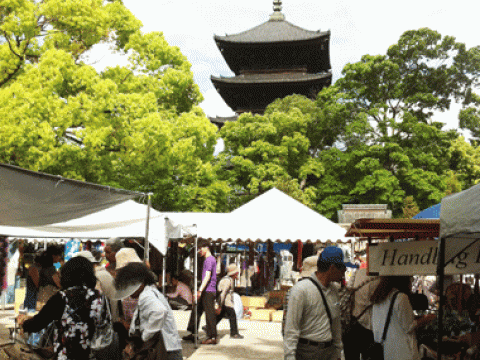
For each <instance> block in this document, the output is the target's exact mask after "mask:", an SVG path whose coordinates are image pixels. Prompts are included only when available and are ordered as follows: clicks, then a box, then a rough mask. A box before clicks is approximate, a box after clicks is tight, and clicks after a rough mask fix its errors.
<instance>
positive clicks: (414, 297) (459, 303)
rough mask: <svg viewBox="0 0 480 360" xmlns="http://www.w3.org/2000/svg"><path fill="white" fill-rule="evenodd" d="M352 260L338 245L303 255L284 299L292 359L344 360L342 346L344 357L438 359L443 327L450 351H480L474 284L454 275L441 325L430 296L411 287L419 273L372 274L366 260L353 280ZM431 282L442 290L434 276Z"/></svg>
mask: <svg viewBox="0 0 480 360" xmlns="http://www.w3.org/2000/svg"><path fill="white" fill-rule="evenodd" d="M348 267H358V265H356V264H354V263H352V262H350V261H349V259H348V257H347V256H346V254H345V252H344V251H342V249H340V248H338V247H334V246H329V247H326V248H325V249H323V251H321V252H319V254H318V255H315V256H311V257H308V258H306V259H305V260H304V262H303V270H302V273H301V276H302V279H301V281H299V282H297V283H296V284H295V285H294V286H293V287H292V288H291V289H290V291H289V292H288V293H287V297H286V300H285V307H284V324H283V334H284V358H285V360H293V359H295V360H304V359H305V360H307V359H308V360H314V359H318V360H320V359H321V360H328V359H332V360H337V359H340V358H341V350H342V349H343V357H344V359H345V360H360V359H363V360H365V359H369V360H374V359H380V357H378V353H377V352H376V351H380V352H381V354H382V357H381V359H385V360H394V359H395V360H397V359H404V360H420V359H436V358H437V354H436V351H437V343H436V340H437V336H438V332H439V331H442V335H444V336H443V337H444V344H443V346H442V351H443V354H447V355H448V356H449V357H447V358H448V359H455V360H461V359H479V358H480V354H479V351H478V348H479V347H480V295H471V296H470V294H471V287H470V285H468V284H464V283H462V282H461V281H459V282H454V281H453V277H450V278H449V280H448V281H452V282H451V284H450V285H449V286H446V291H445V295H446V299H447V301H446V305H445V312H446V314H445V317H444V325H443V329H439V328H438V320H437V315H436V314H435V313H434V311H431V310H432V309H430V310H427V309H428V308H429V301H428V299H427V297H426V296H424V297H425V299H422V298H421V296H419V294H416V293H412V280H413V277H411V276H379V277H373V276H368V275H367V268H366V266H362V267H361V268H359V269H356V270H355V271H354V272H353V273H354V275H353V276H352V281H351V283H350V284H346V283H345V272H346V270H347V268H348ZM458 288H461V290H460V291H458ZM430 290H431V291H432V293H434V294H435V296H438V288H437V286H436V284H435V283H434V284H433V285H432V286H431V287H430ZM345 299H347V300H351V302H350V303H349V302H348V301H345ZM419 300H421V301H419ZM423 300H424V301H423ZM348 304H350V307H349V306H348ZM345 305H347V306H345ZM435 306H438V303H435ZM346 315H349V316H346ZM345 319H348V321H345ZM379 349H380V350H379Z"/></svg>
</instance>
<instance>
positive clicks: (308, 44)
mask: <svg viewBox="0 0 480 360" xmlns="http://www.w3.org/2000/svg"><path fill="white" fill-rule="evenodd" d="M273 10H274V11H273V14H271V15H270V19H269V20H268V21H267V22H265V23H263V24H261V25H258V26H256V27H254V28H252V29H250V30H247V31H244V32H241V33H238V34H233V35H225V36H217V35H215V36H214V39H215V42H216V44H217V47H218V48H219V49H220V52H221V53H222V56H223V57H224V59H225V61H226V62H227V64H228V66H229V67H230V69H231V70H232V72H233V73H234V74H235V76H234V77H223V76H222V77H216V76H212V77H211V80H212V83H213V85H214V86H215V88H216V89H217V91H218V93H219V94H220V96H221V97H222V98H223V100H224V101H225V102H226V103H227V105H228V106H230V108H231V109H232V110H233V111H235V112H236V113H237V114H241V113H243V112H252V113H259V114H262V113H263V112H264V110H265V108H266V107H267V105H268V104H270V103H271V102H273V101H274V100H275V99H278V98H283V97H285V96H288V95H292V94H300V95H304V96H307V97H308V98H311V99H314V98H315V97H316V96H317V94H318V92H319V91H320V90H322V88H324V87H326V86H329V85H330V84H331V83H332V72H331V66H330V47H329V43H330V31H324V32H321V31H309V30H305V29H302V28H300V27H298V26H295V25H293V24H291V23H289V22H288V21H286V20H285V16H284V15H283V13H282V2H281V1H280V0H274V2H273Z"/></svg>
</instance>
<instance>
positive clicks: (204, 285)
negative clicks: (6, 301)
mask: <svg viewBox="0 0 480 360" xmlns="http://www.w3.org/2000/svg"><path fill="white" fill-rule="evenodd" d="M198 248H199V252H198V254H199V255H200V256H201V257H203V260H204V261H203V269H202V273H201V283H200V285H199V286H198V291H197V292H196V293H192V288H191V286H189V285H187V284H185V283H183V282H182V281H180V279H179V276H178V275H177V274H171V275H170V276H169V281H170V282H171V283H170V284H169V286H168V291H167V292H165V294H164V292H163V291H162V289H164V288H163V287H162V283H161V278H160V280H159V278H158V277H157V276H156V275H155V274H154V273H153V272H152V271H151V270H150V268H149V265H148V263H144V262H143V261H142V259H141V258H140V256H139V255H138V254H137V252H136V250H135V249H134V248H131V247H125V246H124V244H123V242H122V240H120V239H112V240H110V241H109V242H108V243H107V244H106V246H105V249H104V256H105V259H106V261H107V264H106V266H103V265H101V262H102V260H103V262H105V259H103V258H102V256H101V255H102V254H101V253H99V252H90V251H80V252H78V253H76V254H75V256H74V257H73V258H72V259H70V260H68V261H67V262H65V263H63V262H62V261H61V251H60V250H59V249H58V248H55V247H52V248H49V249H47V250H46V251H42V252H41V253H39V254H37V256H36V257H35V260H34V264H32V266H30V268H29V271H28V277H27V288H26V296H25V303H24V307H25V309H28V310H29V311H36V312H37V313H36V315H34V316H31V315H20V316H19V318H18V322H19V324H21V325H22V328H23V330H24V331H25V332H27V333H36V332H39V331H41V330H42V329H46V328H48V327H51V326H52V324H53V325H54V326H53V336H52V339H51V340H52V343H53V352H54V356H55V359H69V360H77V359H78V360H80V359H90V358H92V356H93V357H96V358H97V359H100V358H101V359H138V360H140V359H147V358H162V359H169V360H180V359H182V358H183V357H182V339H181V338H180V336H179V332H178V329H177V324H176V322H175V318H174V314H173V309H179V310H192V312H191V316H190V319H189V322H188V327H187V331H188V332H189V334H188V335H186V336H184V337H183V340H184V341H195V340H196V339H198V333H199V331H198V330H199V329H198V328H199V323H200V318H201V316H202V315H203V313H205V319H206V326H205V327H204V328H203V330H204V331H205V333H206V338H205V339H203V341H201V343H202V344H204V345H216V344H217V343H218V334H217V324H218V322H219V321H221V320H222V319H223V318H227V319H228V320H229V323H230V338H232V339H242V338H243V336H242V335H241V334H240V333H239V330H238V324H237V316H236V313H235V310H234V300H233V292H234V290H235V280H236V279H238V276H239V273H240V269H239V268H238V266H237V265H235V264H233V263H232V264H229V265H228V266H227V268H226V274H225V276H224V277H222V278H218V279H217V264H216V259H215V257H214V256H213V255H212V251H211V248H210V244H209V242H208V241H200V242H199V245H198ZM58 262H60V269H59V270H57V268H56V267H55V266H54V264H55V263H58ZM57 266H58V265H57ZM347 268H358V265H356V264H355V263H352V262H350V261H349V259H348V257H347V255H346V253H345V251H344V250H342V249H341V248H339V247H335V246H328V247H326V248H324V249H322V250H321V251H320V252H319V253H318V254H317V255H315V256H311V257H308V258H306V259H305V260H304V262H303V269H302V273H301V276H302V278H303V279H302V280H301V281H298V282H297V283H296V284H295V285H294V286H293V287H292V288H291V289H290V291H289V292H288V295H287V298H286V302H285V307H284V314H285V318H284V328H283V334H284V358H285V360H293V359H295V360H303V359H305V360H306V359H309V360H310V359H319V360H320V359H322V360H324V359H325V360H328V359H333V360H337V359H340V358H341V356H342V350H343V356H344V359H345V360H360V359H370V358H372V357H371V356H372V349H373V348H375V345H374V344H377V345H378V344H381V345H380V346H381V347H382V349H383V355H384V359H385V360H393V359H405V360H411V359H413V360H420V359H421V357H422V356H425V354H424V353H423V354H422V353H421V351H419V345H422V346H425V344H427V345H430V346H432V344H428V342H426V341H424V339H420V338H419V335H420V334H422V332H420V331H419V329H423V334H425V331H426V330H425V329H427V330H428V329H429V327H433V325H432V324H434V323H435V321H436V315H434V314H422V315H421V316H419V314H418V313H417V314H416V313H415V312H414V308H415V300H414V299H415V297H414V296H412V294H411V290H412V278H411V277H407V276H386V277H371V276H368V275H367V269H366V267H364V266H362V267H361V268H360V269H355V271H354V274H355V275H354V276H352V277H351V278H352V282H351V283H350V284H348V286H347V284H345V272H346V270H347ZM159 281H160V282H159ZM457 285H458V283H457V284H452V285H451V286H450V287H449V288H447V293H448V289H453V288H454V287H455V286H457ZM462 286H466V285H465V284H463V285H462ZM433 287H434V286H432V288H433ZM467 287H468V286H467ZM346 289H348V290H349V292H347V291H346ZM346 293H348V294H349V297H350V298H351V299H352V301H351V302H350V308H349V309H346V308H343V306H345V304H346V303H345V301H344V300H345V299H346V298H347V297H345V296H344V294H346ZM465 293H466V291H465V290H464V291H462V294H463V295H465ZM447 295H448V294H447ZM469 295H470V293H469ZM447 300H448V301H447V306H450V307H451V310H452V311H450V312H447V314H450V315H451V314H456V313H455V311H456V309H457V308H459V307H460V306H462V307H463V308H466V309H467V310H468V311H469V315H468V314H467V316H469V318H470V319H471V321H467V323H468V326H469V327H468V330H469V331H462V332H458V333H455V334H453V332H452V336H451V338H452V341H455V342H456V343H462V344H465V346H467V347H474V346H476V344H478V343H480V335H479V334H480V332H477V331H474V330H475V329H476V330H480V315H479V314H480V297H479V296H476V297H475V296H473V295H472V296H471V297H470V298H469V300H468V303H467V302H466V301H463V297H462V301H463V302H462V301H460V302H455V300H454V298H453V297H451V296H447ZM194 301H195V302H196V304H197V311H196V312H195V311H193V307H192V304H193V302H194ZM464 303H465V304H464ZM106 313H108V316H107V317H106V316H105V314H106ZM347 313H349V314H350V316H349V317H347V318H348V319H349V321H350V322H351V324H346V323H345V314H347ZM455 319H457V320H458V317H456V318H455ZM106 322H108V323H110V325H111V328H112V331H113V333H114V336H113V340H111V341H109V342H108V346H107V347H105V346H104V347H103V348H102V349H100V350H98V349H97V348H94V349H92V348H91V347H92V344H94V343H95V340H96V337H97V336H98V334H97V333H98V329H100V328H104V326H105V323H106ZM470 325H472V326H470ZM473 325H475V326H476V327H475V326H473ZM458 326H461V325H458ZM465 329H466V328H465ZM434 331H435V332H436V331H438V329H436V330H434ZM453 335H454V336H453ZM462 349H463V348H462ZM462 351H463V350H462ZM432 353H433V354H434V353H435V352H434V351H433V352H432ZM146 354H150V355H148V356H150V357H147V355H146ZM421 354H422V355H421ZM152 356H153V357H152Z"/></svg>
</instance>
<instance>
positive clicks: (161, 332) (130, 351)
mask: <svg viewBox="0 0 480 360" xmlns="http://www.w3.org/2000/svg"><path fill="white" fill-rule="evenodd" d="M115 288H116V290H117V295H116V297H117V299H124V298H126V297H128V296H131V297H133V298H138V304H137V307H136V309H135V312H134V314H133V318H132V322H131V324H130V331H129V335H130V336H131V337H134V335H139V338H140V342H139V343H130V344H129V345H127V348H126V349H125V352H126V353H127V355H129V356H133V355H134V354H135V353H138V352H139V351H145V350H146V349H149V346H152V348H153V347H154V348H155V349H157V351H159V350H158V349H159V348H162V342H163V345H164V349H162V350H160V354H159V356H162V358H166V359H167V360H183V355H182V344H181V340H180V336H179V335H178V329H177V324H176V322H175V318H174V315H173V311H172V308H171V307H170V305H169V304H168V301H167V299H166V298H165V296H163V294H162V293H160V291H158V289H157V287H156V286H155V277H154V275H153V273H152V272H151V271H150V270H149V269H148V267H147V266H146V265H145V264H144V263H139V262H131V263H128V264H127V265H125V266H124V267H122V268H121V269H120V270H118V272H117V276H116V278H115ZM162 338H163V341H162ZM163 352H166V356H165V354H163Z"/></svg>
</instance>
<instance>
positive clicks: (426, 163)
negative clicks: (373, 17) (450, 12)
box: [221, 28, 480, 219]
mask: <svg viewBox="0 0 480 360" xmlns="http://www.w3.org/2000/svg"><path fill="white" fill-rule="evenodd" d="M479 58H480V57H479V50H478V48H473V49H469V50H468V49H466V47H465V45H464V44H462V43H458V42H456V41H455V39H454V38H453V37H450V36H445V37H442V36H441V35H440V34H439V33H437V32H435V31H433V30H430V29H426V28H424V29H419V30H412V31H407V32H405V33H404V34H403V35H402V36H401V37H400V39H399V41H398V43H397V44H394V45H392V46H391V47H390V48H389V49H388V51H387V53H386V54H385V55H365V56H363V57H362V59H361V60H360V61H359V62H357V63H354V64H348V65H346V66H345V68H344V70H343V75H344V76H343V78H341V79H339V80H338V81H337V82H336V84H335V85H334V86H332V87H330V88H328V89H324V90H322V91H321V92H320V93H319V94H318V96H317V99H316V100H315V101H311V100H309V99H306V98H303V97H301V96H290V97H286V98H285V99H280V100H277V101H275V102H274V103H273V104H271V105H270V106H269V107H268V108H267V109H266V111H265V115H263V116H252V115H248V114H246V115H242V116H241V117H240V119H239V121H238V122H237V123H232V124H228V126H227V125H226V126H225V127H224V128H223V129H222V133H221V135H222V137H223V138H224V139H225V149H226V152H225V154H224V158H223V160H222V161H224V163H225V164H226V163H227V162H228V164H229V167H228V169H229V170H228V174H229V177H228V176H226V178H228V179H229V181H230V182H231V183H232V184H236V185H237V186H239V188H240V189H246V190H248V191H249V192H250V193H256V192H262V191H264V190H266V189H268V188H270V187H272V186H277V187H278V186H280V183H281V182H282V181H288V182H291V183H295V184H298V188H299V190H301V191H308V193H310V192H313V193H314V195H313V196H311V197H310V198H311V199H312V201H315V204H316V205H315V208H316V210H317V211H319V212H321V213H322V214H324V215H326V216H328V217H330V218H332V219H334V218H335V217H336V212H337V210H338V209H339V208H340V207H341V204H343V203H384V204H388V206H389V207H390V208H391V209H392V210H393V212H394V215H395V216H401V215H402V213H403V211H402V209H403V207H404V201H405V199H406V198H408V199H411V201H412V203H416V204H418V207H419V208H421V209H423V208H427V207H429V206H431V205H433V204H436V203H438V202H439V201H440V200H441V199H442V197H443V196H445V195H446V194H447V193H450V192H451V191H455V189H458V188H464V187H468V186H469V185H471V184H473V183H475V181H476V179H478V175H479V173H478V165H477V164H478V154H477V151H476V149H474V148H473V147H471V146H470V145H469V144H468V143H465V141H464V140H462V139H461V138H459V137H458V134H457V132H456V131H453V130H444V129H443V127H444V124H443V123H440V122H438V121H435V119H434V117H433V115H434V112H435V111H446V110H448V109H449V108H450V103H451V101H452V99H457V100H460V101H463V102H464V103H465V105H466V106H467V105H469V106H470V109H466V110H464V112H463V116H464V120H463V123H462V117H461V125H463V127H464V128H469V129H470V130H471V131H472V133H474V134H480V130H479V129H480V125H479V124H480V121H479V116H478V109H477V107H475V106H478V105H477V104H479V103H480V102H478V101H477V100H478V99H477V97H476V96H475V94H474V93H473V92H472V89H473V88H474V87H475V86H476V85H477V84H478V75H479V68H480V62H479V61H478V59H479ZM472 107H475V108H474V109H473V110H472ZM478 136H480V135H478ZM452 174H453V175H452ZM453 176H454V177H453ZM280 179H281V181H280Z"/></svg>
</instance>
